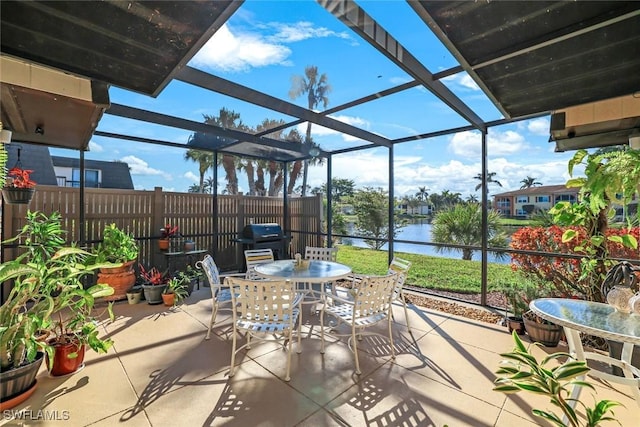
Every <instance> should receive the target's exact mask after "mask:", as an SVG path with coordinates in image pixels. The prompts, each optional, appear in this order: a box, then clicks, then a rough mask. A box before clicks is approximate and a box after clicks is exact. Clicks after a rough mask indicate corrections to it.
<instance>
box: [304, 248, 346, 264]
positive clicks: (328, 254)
mask: <svg viewBox="0 0 640 427" xmlns="http://www.w3.org/2000/svg"><path fill="white" fill-rule="evenodd" d="M304 257H305V259H316V260H320V261H335V260H336V258H337V257H338V248H319V247H316V246H307V247H306V248H305V249H304Z"/></svg>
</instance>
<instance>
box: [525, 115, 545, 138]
mask: <svg viewBox="0 0 640 427" xmlns="http://www.w3.org/2000/svg"><path fill="white" fill-rule="evenodd" d="M527 130H528V131H529V132H531V133H532V134H534V135H541V136H547V135H549V120H548V119H547V118H544V117H541V118H538V119H533V120H529V121H528V122H527Z"/></svg>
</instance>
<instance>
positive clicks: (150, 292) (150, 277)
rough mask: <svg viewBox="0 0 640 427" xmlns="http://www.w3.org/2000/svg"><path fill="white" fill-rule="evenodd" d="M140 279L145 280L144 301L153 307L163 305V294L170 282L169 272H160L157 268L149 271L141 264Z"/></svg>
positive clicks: (143, 284)
mask: <svg viewBox="0 0 640 427" xmlns="http://www.w3.org/2000/svg"><path fill="white" fill-rule="evenodd" d="M140 277H141V278H142V280H143V283H142V289H143V290H144V299H146V300H147V302H148V303H149V304H152V305H153V304H161V303H162V292H163V291H164V289H165V287H166V286H167V282H168V281H169V274H168V272H166V271H165V272H160V270H158V269H157V268H156V267H152V268H150V269H148V270H147V269H146V268H144V266H143V265H142V264H140Z"/></svg>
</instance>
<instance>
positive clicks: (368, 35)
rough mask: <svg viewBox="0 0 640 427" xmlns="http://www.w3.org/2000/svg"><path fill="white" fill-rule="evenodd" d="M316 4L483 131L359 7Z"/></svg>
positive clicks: (346, 1)
mask: <svg viewBox="0 0 640 427" xmlns="http://www.w3.org/2000/svg"><path fill="white" fill-rule="evenodd" d="M318 3H319V4H320V5H321V6H322V7H324V8H325V9H327V10H328V11H329V12H330V13H331V14H332V15H333V16H335V17H336V18H338V19H339V20H340V21H342V22H343V23H344V24H345V25H347V26H348V27H350V28H351V29H352V30H353V31H355V32H356V33H357V34H358V35H359V36H360V37H362V39H363V40H365V41H367V42H368V43H369V44H370V45H371V46H373V47H375V48H376V49H377V50H378V51H379V52H381V53H382V54H383V55H385V56H386V57H387V58H389V59H390V60H391V61H392V62H393V63H394V64H396V65H397V66H398V67H400V68H402V69H403V70H404V71H405V72H406V73H407V74H409V75H410V76H411V77H413V78H414V79H416V80H417V81H418V82H420V83H421V84H422V85H423V86H424V87H425V88H426V89H427V90H429V91H430V92H431V93H433V94H434V95H435V96H436V97H437V98H438V99H440V100H441V101H442V102H444V103H445V104H446V105H447V106H449V108H451V109H452V110H454V111H455V112H456V113H458V114H459V115H460V116H461V117H463V118H464V119H465V120H467V121H468V122H469V123H471V124H472V125H473V126H474V127H475V128H476V129H480V130H486V125H485V123H484V121H483V120H482V119H481V118H480V117H479V116H478V115H477V114H476V113H475V112H474V111H473V110H472V109H471V108H469V107H468V106H467V105H466V104H465V103H464V102H462V100H461V99H460V98H458V97H457V96H456V95H455V94H454V93H453V92H451V91H450V90H449V88H447V87H446V86H445V85H444V84H443V83H442V82H440V81H438V80H435V79H434V77H433V74H432V73H431V72H430V71H429V70H428V69H427V68H426V67H425V66H424V65H422V64H421V63H420V61H418V59H417V58H416V57H415V56H413V55H412V54H411V53H409V51H407V50H406V49H405V48H404V47H403V46H402V45H401V44H400V43H399V42H398V41H397V40H396V39H394V38H393V37H392V36H391V34H389V33H388V32H387V31H386V30H385V29H384V28H382V26H381V25H380V24H378V23H377V22H376V21H375V20H374V19H373V18H372V17H371V16H369V15H368V14H367V13H366V12H365V11H364V10H363V9H362V8H360V6H358V5H357V4H355V3H354V2H353V1H350V0H318ZM409 3H411V2H409Z"/></svg>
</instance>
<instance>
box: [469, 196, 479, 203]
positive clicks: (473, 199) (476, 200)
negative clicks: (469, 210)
mask: <svg viewBox="0 0 640 427" xmlns="http://www.w3.org/2000/svg"><path fill="white" fill-rule="evenodd" d="M466 202H467V203H478V198H477V197H476V195H475V194H469V195H468V196H467V199H466Z"/></svg>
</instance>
